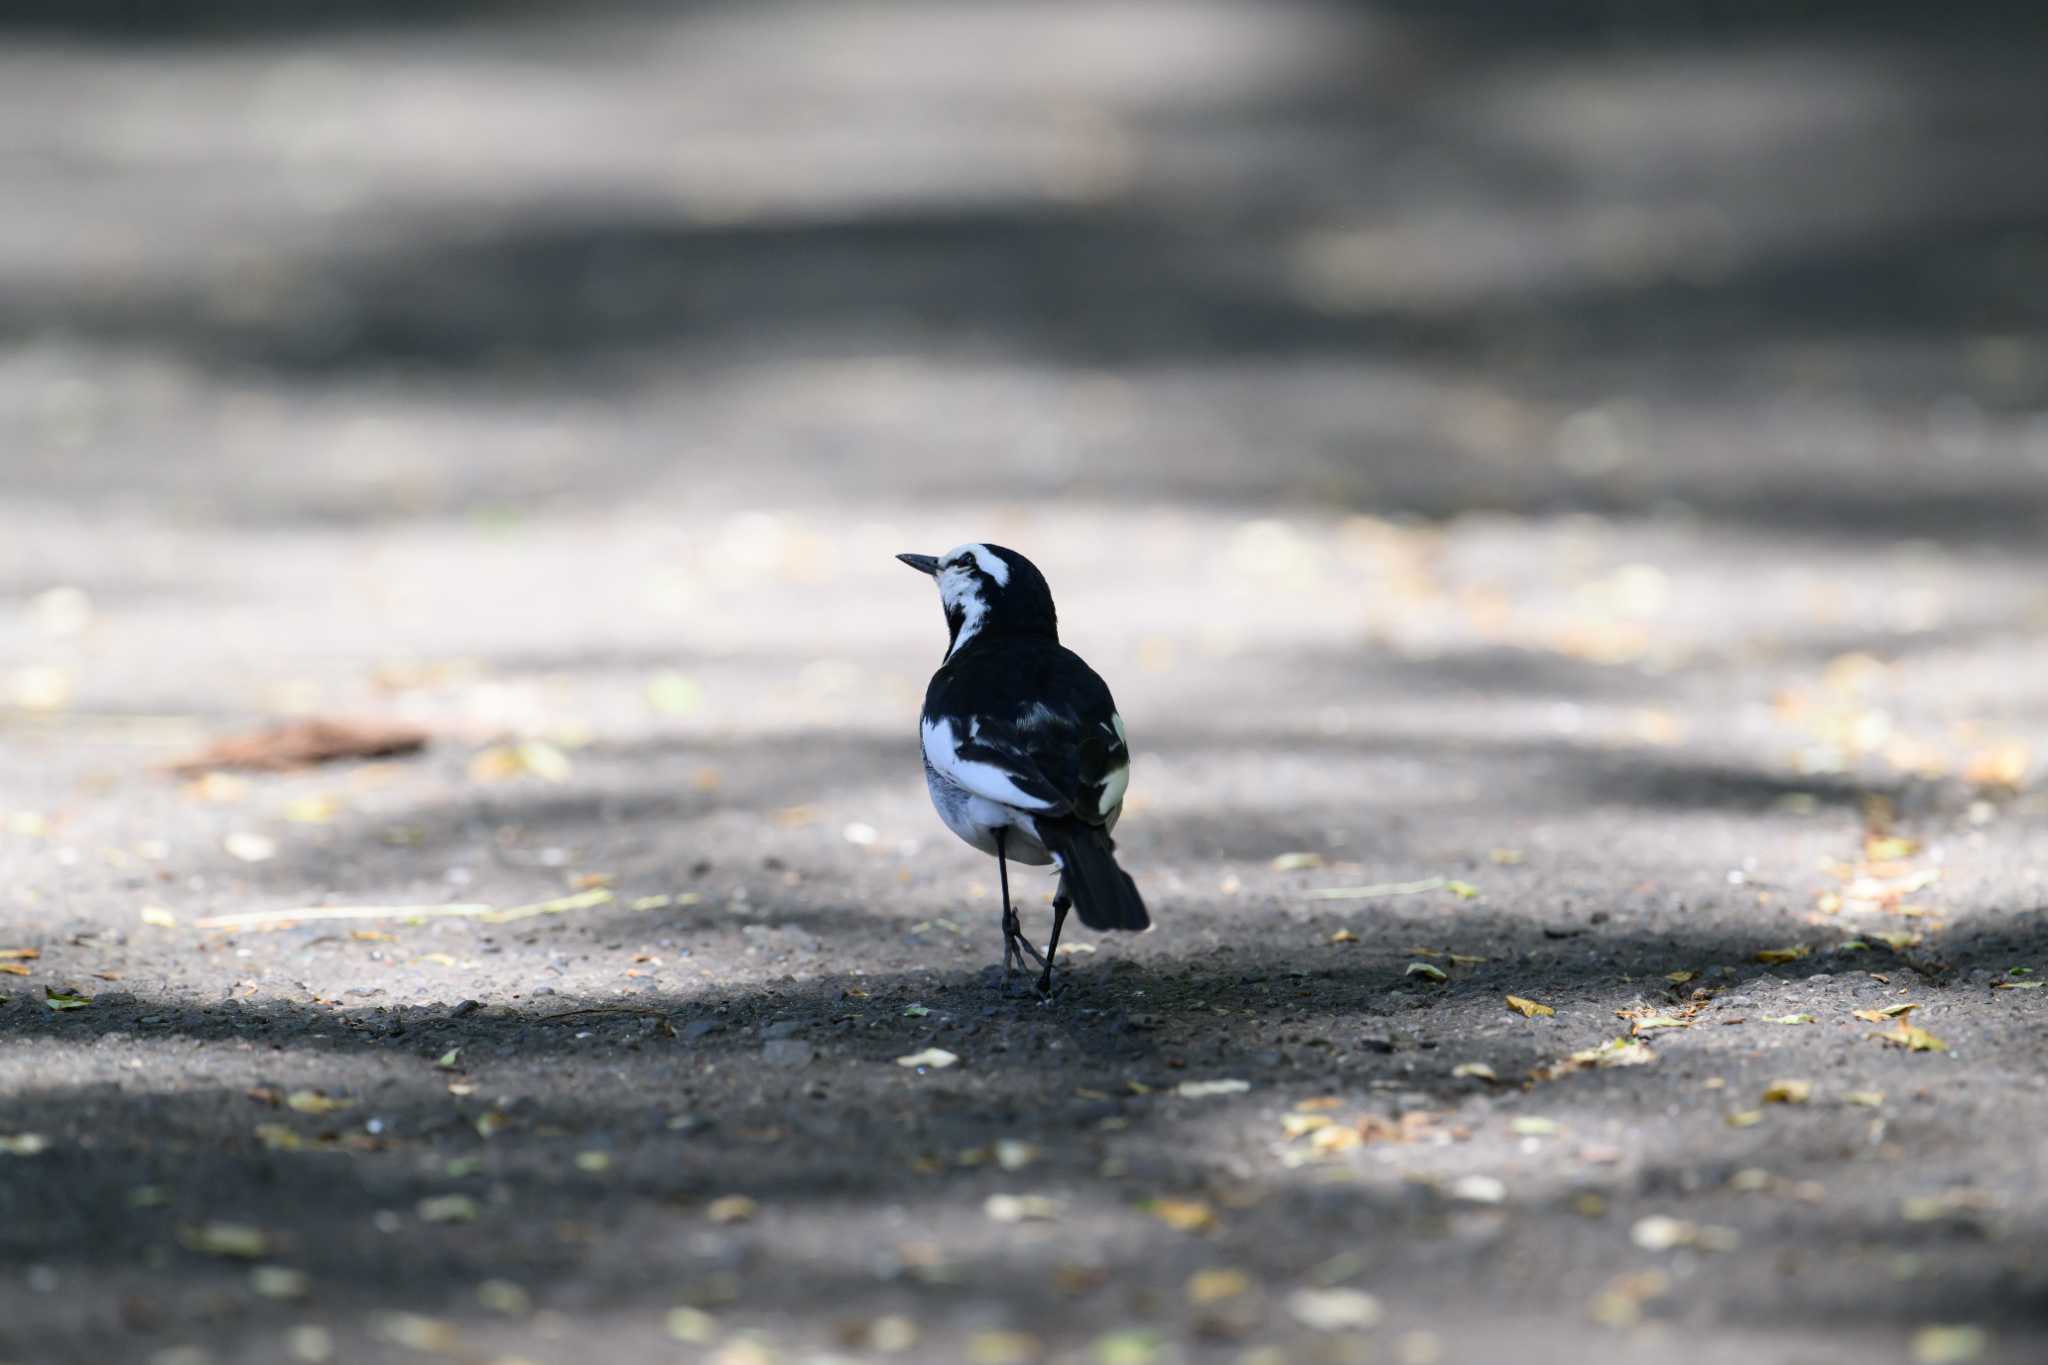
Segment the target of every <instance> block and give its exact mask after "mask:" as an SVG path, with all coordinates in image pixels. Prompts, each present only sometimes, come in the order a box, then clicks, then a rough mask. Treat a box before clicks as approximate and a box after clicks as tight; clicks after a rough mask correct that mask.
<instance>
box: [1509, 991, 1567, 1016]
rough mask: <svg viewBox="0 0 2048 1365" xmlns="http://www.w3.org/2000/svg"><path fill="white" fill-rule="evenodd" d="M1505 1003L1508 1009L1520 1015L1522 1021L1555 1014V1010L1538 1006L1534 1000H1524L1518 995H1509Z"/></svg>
mask: <svg viewBox="0 0 2048 1365" xmlns="http://www.w3.org/2000/svg"><path fill="white" fill-rule="evenodd" d="M1507 1001H1508V1008H1509V1009H1511V1010H1513V1011H1514V1012H1515V1013H1517V1014H1519V1015H1521V1016H1522V1017H1523V1018H1524V1019H1536V1018H1540V1017H1542V1016H1544V1015H1551V1014H1556V1013H1557V1011H1556V1010H1554V1009H1552V1008H1551V1007H1550V1006H1548V1005H1539V1004H1537V1003H1536V1002H1535V1001H1534V1000H1524V999H1523V998H1522V997H1521V996H1519V995H1511V996H1509V997H1507Z"/></svg>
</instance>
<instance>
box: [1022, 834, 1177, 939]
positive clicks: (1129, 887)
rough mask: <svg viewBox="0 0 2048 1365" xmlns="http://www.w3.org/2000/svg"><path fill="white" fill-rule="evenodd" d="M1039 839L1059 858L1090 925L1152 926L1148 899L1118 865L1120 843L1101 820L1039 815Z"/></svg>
mask: <svg viewBox="0 0 2048 1365" xmlns="http://www.w3.org/2000/svg"><path fill="white" fill-rule="evenodd" d="M1038 838H1039V841H1040V842H1041V843H1043V844H1044V845H1045V847H1046V849H1047V850H1048V851H1049V852H1051V853H1052V854H1053V855H1054V856H1055V857H1057V858H1058V859H1059V864H1060V871H1061V872H1062V873H1063V874H1064V880H1065V882H1066V886H1067V894H1068V895H1070V896H1072V897H1073V898H1074V912H1075V913H1076V914H1078V915H1079V916H1080V917H1081V923H1083V924H1085V925H1087V926H1088V927H1089V928H1090V929H1128V930H1130V931H1132V932H1134V933H1135V932H1137V931H1138V930H1140V929H1149V928H1151V927H1152V917H1151V916H1150V915H1148V914H1146V913H1145V901H1144V898H1143V897H1141V896H1139V894H1138V884H1137V883H1136V882H1134V881H1132V880H1131V877H1130V874H1129V873H1128V872H1125V871H1124V870H1123V869H1122V868H1120V867H1118V866H1117V865H1116V853H1115V849H1116V845H1115V844H1113V843H1111V842H1110V839H1109V835H1108V833H1107V832H1106V831H1104V830H1103V829H1102V828H1101V827H1100V826H1098V825H1091V824H1087V823H1086V822H1084V821H1080V820H1043V819H1042V820H1040V821H1038Z"/></svg>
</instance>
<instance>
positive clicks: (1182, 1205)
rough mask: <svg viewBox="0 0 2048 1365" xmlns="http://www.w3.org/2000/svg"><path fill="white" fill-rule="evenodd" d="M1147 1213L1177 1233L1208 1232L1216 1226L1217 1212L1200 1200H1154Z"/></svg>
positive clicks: (1147, 1208)
mask: <svg viewBox="0 0 2048 1365" xmlns="http://www.w3.org/2000/svg"><path fill="white" fill-rule="evenodd" d="M1145 1211H1146V1212H1147V1213H1149V1214H1151V1215H1152V1216H1153V1217H1154V1218H1157V1219H1158V1220H1159V1221H1160V1222H1162V1223H1164V1224H1166V1226H1168V1227H1170V1228H1172V1229H1173V1230H1174V1231H1176V1232H1207V1231H1208V1230H1209V1229H1211V1228H1213V1227H1215V1226H1216V1211H1215V1210H1214V1209H1212V1208H1210V1207H1209V1205H1208V1204H1207V1203H1205V1202H1203V1201H1202V1200H1200V1199H1154V1200H1153V1201H1152V1202H1151V1203H1149V1204H1147V1205H1145Z"/></svg>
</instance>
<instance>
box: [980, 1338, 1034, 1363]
mask: <svg viewBox="0 0 2048 1365" xmlns="http://www.w3.org/2000/svg"><path fill="white" fill-rule="evenodd" d="M1044 1354H1045V1347H1044V1345H1043V1344H1042V1343H1041V1342H1040V1341H1039V1340H1038V1338H1037V1337H1034V1336H1032V1335H1031V1334H1030V1333H1029V1332H976V1333H975V1334H974V1335H973V1336H971V1337H969V1338H968V1339H967V1362H968V1365H1031V1362H1032V1361H1034V1360H1037V1359H1038V1358H1039V1357H1040V1356H1042V1355H1044Z"/></svg>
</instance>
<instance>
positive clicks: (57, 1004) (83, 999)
mask: <svg viewBox="0 0 2048 1365" xmlns="http://www.w3.org/2000/svg"><path fill="white" fill-rule="evenodd" d="M43 1003H44V1004H45V1005H48V1006H49V1007H50V1008H51V1009H53V1010H82V1009H84V1008H85V1007H86V1006H87V1005H90V1004H91V1003H92V998H91V997H90V996H84V995H80V994H78V993H77V992H76V991H60V990H58V989H56V988H55V987H53V986H45V987H43Z"/></svg>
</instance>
